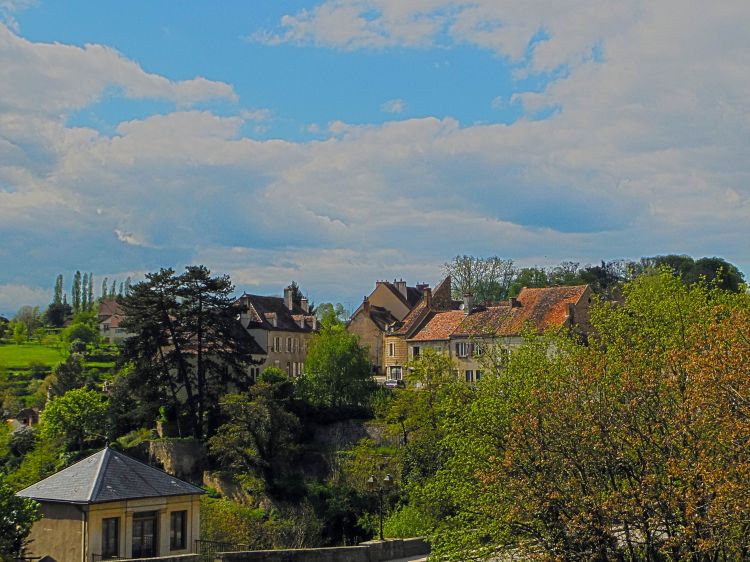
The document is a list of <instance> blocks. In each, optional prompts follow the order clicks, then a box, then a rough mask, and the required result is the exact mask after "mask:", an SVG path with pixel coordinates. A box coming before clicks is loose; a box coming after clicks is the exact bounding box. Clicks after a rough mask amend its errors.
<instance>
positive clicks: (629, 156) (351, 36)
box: [0, 0, 750, 314]
mask: <svg viewBox="0 0 750 562" xmlns="http://www.w3.org/2000/svg"><path fill="white" fill-rule="evenodd" d="M705 12H706V10H705V9H704V6H703V4H702V3H701V2H698V1H697V0H688V1H678V0H664V1H663V2H659V3H658V4H656V5H655V4H654V3H653V2H646V1H637V0H625V1H621V0H618V1H616V2H615V1H611V2H610V1H608V0H575V1H574V2H572V3H569V4H567V3H566V5H565V6H561V5H557V4H550V3H549V2H545V1H543V0H529V1H527V2H523V3H521V2H517V1H516V2H513V1H510V0H472V1H471V2H469V1H468V0H466V1H462V0H418V1H417V0H414V1H411V2H403V1H400V0H315V1H313V0H310V1H304V2H303V1H293V2H276V1H261V0H257V1H254V2H240V1H236V2H222V3H217V2H189V3H174V2H147V1H141V2H128V3H115V2H84V1H66V2H50V1H44V0H39V1H36V2H34V1H29V0H2V1H0V239H2V240H3V244H2V247H1V248H0V313H6V314H8V313H12V312H13V311H14V310H15V309H17V308H18V307H19V306H20V305H22V304H27V303H29V304H43V303H45V302H47V301H48V299H49V294H50V292H51V286H52V284H53V282H54V277H55V276H56V274H57V273H59V272H62V273H64V274H66V276H67V278H68V280H70V278H72V272H73V271H75V270H76V269H81V270H89V271H92V272H94V275H95V277H96V278H97V279H101V278H103V277H104V276H108V277H110V278H118V279H124V278H125V277H126V276H129V275H130V276H133V277H136V278H137V277H138V276H140V275H142V274H143V273H144V272H147V271H151V270H154V269H156V268H158V267H160V266H172V267H176V268H181V267H183V266H184V265H186V264H189V263H205V264H206V265H208V266H209V267H211V268H212V269H213V270H214V271H216V272H217V273H218V272H221V273H224V272H226V273H229V274H230V275H231V276H232V278H233V279H234V281H235V283H236V285H237V286H238V288H239V289H241V290H248V291H255V292H261V293H279V292H280V291H281V288H282V287H283V286H284V285H286V284H287V283H288V282H289V281H290V280H291V279H295V280H296V281H297V282H298V283H300V284H301V285H302V286H303V288H304V289H306V290H307V291H308V293H309V294H310V296H311V298H312V299H313V300H316V301H319V302H320V301H327V300H336V301H342V302H344V303H346V304H349V305H350V306H354V305H355V304H356V303H358V301H359V300H360V299H361V298H362V295H364V294H366V293H368V292H369V291H370V290H371V288H372V286H373V284H374V281H375V280H376V279H381V278H394V277H404V278H406V279H407V280H408V281H410V282H412V283H416V282H421V281H425V282H430V283H435V282H436V281H438V279H439V278H440V275H441V265H442V264H443V262H445V261H446V260H448V259H450V257H451V256H453V255H456V254H457V253H471V254H477V255H490V254H498V255H501V256H504V257H508V258H512V259H514V260H515V261H516V262H518V263H519V264H522V265H525V264H540V265H546V264H552V263H555V262H559V261H561V260H573V261H580V262H582V263H588V262H596V261H598V260H600V259H614V258H622V257H625V258H637V257H639V256H641V255H650V254H656V253H666V252H677V253H682V252H684V253H690V254H693V255H696V256H702V255H719V256H723V257H725V258H727V259H729V260H730V261H732V262H734V263H737V264H738V265H740V267H742V268H743V269H745V270H746V271H747V270H748V267H750V250H748V246H747V243H746V240H747V235H748V234H749V232H748V230H749V229H748V218H750V187H749V182H748V180H750V164H748V159H747V157H746V150H747V149H746V147H747V139H748V138H750V134H749V133H750V122H749V121H748V119H747V115H748V114H750V101H749V99H748V96H747V95H746V93H747V91H748V88H750V71H749V70H750V69H748V67H747V60H750V38H749V37H748V35H747V33H746V29H747V25H748V24H749V23H750V6H748V5H747V4H746V3H743V2H734V1H726V2H719V3H716V5H715V6H714V7H713V8H712V10H711V13H709V14H707V13H705Z"/></svg>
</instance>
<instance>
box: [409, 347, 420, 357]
mask: <svg viewBox="0 0 750 562" xmlns="http://www.w3.org/2000/svg"><path fill="white" fill-rule="evenodd" d="M411 357H412V359H419V346H418V345H415V346H414V347H412V348H411Z"/></svg>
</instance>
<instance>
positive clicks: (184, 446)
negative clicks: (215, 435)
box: [148, 439, 206, 483]
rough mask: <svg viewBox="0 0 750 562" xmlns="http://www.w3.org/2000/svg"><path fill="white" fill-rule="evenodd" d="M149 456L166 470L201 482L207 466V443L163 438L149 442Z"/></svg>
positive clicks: (195, 481)
mask: <svg viewBox="0 0 750 562" xmlns="http://www.w3.org/2000/svg"><path fill="white" fill-rule="evenodd" d="M148 452H149V457H150V458H151V459H153V460H154V461H155V463H156V464H157V465H160V466H161V467H163V470H164V472H166V473H167V474H171V475H172V476H176V477H177V478H180V479H182V480H187V481H188V482H192V483H200V482H201V481H202V479H203V470H204V468H205V466H206V445H205V444H204V443H203V442H202V441H197V440H193V439H162V440H158V441H151V442H150V443H149V451H148Z"/></svg>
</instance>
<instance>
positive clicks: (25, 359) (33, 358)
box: [0, 343, 64, 370]
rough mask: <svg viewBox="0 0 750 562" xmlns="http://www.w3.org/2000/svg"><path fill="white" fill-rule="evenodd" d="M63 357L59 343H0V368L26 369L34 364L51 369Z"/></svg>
mask: <svg viewBox="0 0 750 562" xmlns="http://www.w3.org/2000/svg"><path fill="white" fill-rule="evenodd" d="M63 359H64V357H63V353H62V351H61V348H60V346H59V345H42V344H38V343H24V344H20V345H17V344H15V343H0V369H7V370H27V369H29V368H30V367H31V366H32V365H34V364H40V365H45V366H46V367H49V368H50V369H52V367H54V366H55V365H57V364H58V363H60V361H63Z"/></svg>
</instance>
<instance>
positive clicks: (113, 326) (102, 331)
mask: <svg viewBox="0 0 750 562" xmlns="http://www.w3.org/2000/svg"><path fill="white" fill-rule="evenodd" d="M97 318H98V324H99V335H100V336H101V337H102V339H103V340H104V341H106V342H109V343H120V342H121V341H123V340H124V339H125V338H127V337H129V336H130V335H131V334H129V333H128V332H127V331H126V330H125V328H123V327H122V326H121V324H122V322H123V320H125V313H124V312H123V310H122V307H121V306H120V304H119V303H118V302H117V300H115V299H104V300H102V301H100V302H99V313H98V317H97Z"/></svg>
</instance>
